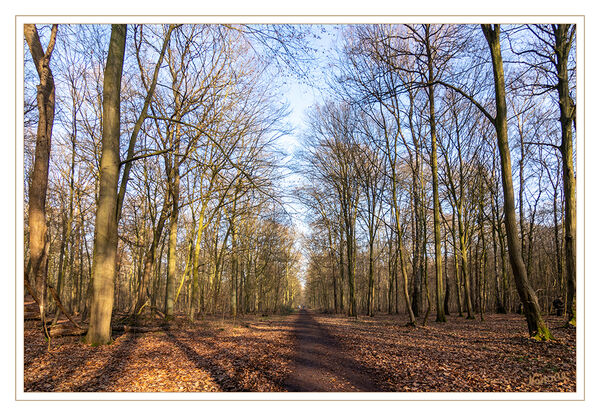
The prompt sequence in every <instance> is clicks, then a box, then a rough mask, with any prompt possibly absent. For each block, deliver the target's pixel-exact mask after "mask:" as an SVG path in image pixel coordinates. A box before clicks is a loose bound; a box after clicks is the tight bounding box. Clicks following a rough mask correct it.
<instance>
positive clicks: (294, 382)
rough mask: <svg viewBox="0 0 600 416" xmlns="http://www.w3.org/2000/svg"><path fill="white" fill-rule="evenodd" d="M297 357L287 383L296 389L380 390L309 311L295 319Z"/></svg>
mask: <svg viewBox="0 0 600 416" xmlns="http://www.w3.org/2000/svg"><path fill="white" fill-rule="evenodd" d="M294 336H295V356H294V362H293V365H292V372H291V374H290V376H289V377H288V378H287V379H286V382H285V384H284V386H285V388H286V390H287V391H292V392H344V391H352V392H356V391H377V387H376V386H375V384H373V382H372V381H371V380H370V379H369V377H368V375H367V374H365V373H364V372H362V371H361V368H360V364H359V363H357V362H356V361H354V360H352V359H350V358H348V357H347V356H346V354H343V353H342V350H341V349H340V346H339V344H338V343H337V342H336V340H335V338H334V337H333V336H332V335H331V334H329V332H327V330H326V329H325V328H323V326H321V325H319V323H318V322H317V321H315V319H314V318H313V317H312V314H311V313H310V312H308V311H306V310H301V311H300V313H299V315H298V317H297V318H296V320H295V322H294Z"/></svg>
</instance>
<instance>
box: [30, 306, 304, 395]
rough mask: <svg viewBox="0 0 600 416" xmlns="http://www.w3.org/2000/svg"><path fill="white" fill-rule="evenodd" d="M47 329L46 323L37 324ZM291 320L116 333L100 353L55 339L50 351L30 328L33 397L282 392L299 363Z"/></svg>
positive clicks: (208, 323) (200, 324)
mask: <svg viewBox="0 0 600 416" xmlns="http://www.w3.org/2000/svg"><path fill="white" fill-rule="evenodd" d="M36 324H38V325H39V321H38V322H36ZM290 324H291V322H290V321H289V320H286V319H282V318H279V317H274V318H273V319H270V320H266V319H259V318H254V319H243V320H239V319H238V320H236V322H235V324H234V323H232V321H231V320H225V321H222V320H221V319H217V318H206V320H204V321H200V322H197V323H196V324H194V325H191V324H190V325H186V324H183V325H181V324H180V325H177V324H174V325H172V328H171V329H169V330H165V331H159V332H150V333H143V334H136V333H125V334H123V335H120V336H117V335H113V337H114V338H115V341H114V342H113V343H112V344H111V345H105V346H99V347H92V346H89V345H86V344H84V343H82V342H81V339H80V338H78V337H61V338H54V339H52V342H51V347H50V351H49V352H48V344H47V342H45V341H44V339H43V338H42V336H41V334H40V332H39V329H38V328H37V327H36V326H35V325H34V323H33V322H26V324H25V377H24V381H25V383H24V384H25V391H62V392H65V391H116V392H162V391H170V392H177V391H184V392H191V391H212V392H216V391H259V392H260V391H280V390H281V387H280V386H281V385H282V380H283V379H284V378H285V377H286V372H285V371H286V369H287V368H289V365H288V362H287V361H289V359H290V357H291V349H292V345H293V343H292V342H290V338H291V335H290V334H291V326H290Z"/></svg>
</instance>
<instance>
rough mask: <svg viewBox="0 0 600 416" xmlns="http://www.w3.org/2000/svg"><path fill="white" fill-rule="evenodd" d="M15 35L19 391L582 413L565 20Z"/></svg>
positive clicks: (571, 97)
mask: <svg viewBox="0 0 600 416" xmlns="http://www.w3.org/2000/svg"><path fill="white" fill-rule="evenodd" d="M23 34H24V39H23V63H24V66H23V76H24V85H23V101H24V102H23V126H24V137H23V166H24V170H23V185H22V186H23V190H24V201H23V216H24V222H23V237H24V247H23V253H24V256H23V258H24V271H25V273H24V280H23V282H24V287H25V289H24V290H25V297H24V306H23V308H24V318H25V328H24V329H25V333H24V344H25V357H24V358H25V363H24V376H25V377H24V378H25V380H24V384H25V385H24V389H25V390H26V391H575V365H576V364H575V354H576V349H575V336H576V332H575V331H576V330H575V328H576V309H577V308H576V298H577V296H576V287H577V285H576V281H577V276H576V264H577V262H576V252H577V250H576V173H577V172H576V165H577V154H576V131H577V129H576V127H577V126H576V112H577V111H576V102H577V95H576V91H577V89H576V78H577V65H576V64H577V56H576V55H577V51H576V49H577V48H576V46H577V37H576V25H575V24H532V25H529V24H518V25H517V24H512V25H509V24H506V25H500V24H481V25H466V24H372V25H367V24H351V25H350V24H348V25H314V24H313V25H283V24H281V25H272V24H270V25H267V24H263V25H248V24H187V23H186V24H127V25H125V24H113V25H100V24H52V25H47V24H44V25H42V24H38V25H34V24H25V25H24V28H23ZM295 84H303V85H305V86H306V85H308V86H309V88H310V87H312V91H313V94H312V95H311V97H312V98H311V102H309V103H307V105H306V106H305V107H306V109H305V111H304V112H303V114H302V117H297V116H294V115H293V114H294V110H295V108H293V105H297V103H296V104H292V105H291V104H290V97H291V96H292V95H293V91H295V90H294V89H293V88H292V87H291V85H295ZM315 90H318V93H317V92H314V91H315ZM292 98H293V97H292ZM300 118H301V120H300V121H298V120H299V119H300ZM294 124H296V125H294ZM290 138H292V140H293V142H294V143H295V146H290V145H289V143H288V142H286V140H290ZM493 345H494V346H495V345H504V346H505V348H504V349H503V348H500V347H493ZM456 350H459V351H462V352H463V353H462V354H467V355H468V353H467V351H472V352H473V356H472V357H464V356H462V355H461V358H460V359H457V358H456V356H455V355H454V354H455V351H456ZM161 360H163V361H161ZM464 360H467V361H468V362H465V361H464ZM469 360H471V361H469ZM90 362H95V364H93V365H91V366H90V365H89V363H90ZM157 362H160V363H161V364H160V365H162V366H160V368H159V367H156V366H157V365H159V364H157ZM186 362H191V363H193V364H194V366H190V365H189V364H186ZM307 362H311V363H312V364H310V365H309V364H307ZM507 363H508V364H507ZM423 365H424V366H425V367H426V368H422V366H423ZM476 367H479V368H484V369H485V370H484V371H478V370H477V369H476ZM94 371H96V372H97V373H96V375H93V372H94ZM160 374H164V376H163V378H162V379H161V378H160V377H161V376H160ZM325 379H327V380H329V381H327V382H325V381H324V380H325ZM157 380H162V381H157ZM332 380H333V381H332ZM511 383H512V384H511Z"/></svg>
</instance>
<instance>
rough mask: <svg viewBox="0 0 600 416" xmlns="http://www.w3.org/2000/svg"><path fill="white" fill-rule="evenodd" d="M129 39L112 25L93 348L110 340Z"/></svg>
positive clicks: (91, 335)
mask: <svg viewBox="0 0 600 416" xmlns="http://www.w3.org/2000/svg"><path fill="white" fill-rule="evenodd" d="M126 35H127V25H112V31H111V37H110V46H109V48H108V57H107V60H106V67H105V69H104V91H103V100H102V102H103V109H102V156H101V158H100V189H99V196H98V205H97V209H96V232H95V240H94V265H93V277H92V284H93V288H92V301H91V309H90V325H89V329H88V332H87V335H86V342H87V343H89V344H92V345H102V344H108V343H109V342H110V336H111V332H110V323H111V317H112V307H113V301H114V299H113V294H114V283H113V281H114V278H115V271H116V270H115V269H116V257H117V243H118V239H117V218H116V209H117V185H118V181H119V163H120V160H119V138H120V126H121V123H120V115H121V97H120V93H121V76H122V73H123V59H124V57H125V40H126Z"/></svg>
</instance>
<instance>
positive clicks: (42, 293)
mask: <svg viewBox="0 0 600 416" xmlns="http://www.w3.org/2000/svg"><path fill="white" fill-rule="evenodd" d="M57 30H58V26H57V25H52V31H51V33H50V41H49V43H48V47H47V48H46V51H44V49H43V47H42V44H41V42H40V38H39V35H38V31H37V28H36V27H35V25H32V24H26V25H25V27H24V33H25V40H26V41H27V45H28V46H29V50H30V51H31V56H32V58H33V62H34V64H35V68H36V70H37V73H38V76H39V78H40V83H39V84H38V86H37V96H36V98H37V109H38V125H37V133H36V142H35V160H34V163H33V172H32V174H31V183H30V185H29V267H28V270H27V274H26V276H25V278H26V279H33V282H34V285H35V292H36V293H37V298H38V299H39V302H40V303H39V305H38V306H39V308H40V318H41V321H42V326H43V327H45V326H44V325H45V324H44V323H45V321H46V310H45V307H46V302H45V299H46V277H47V272H48V257H47V255H46V254H45V253H46V251H45V250H44V248H45V247H46V245H47V228H46V193H47V190H48V169H49V166H50V148H51V144H52V127H53V125H54V106H55V95H54V77H53V75H52V71H51V70H50V58H51V57H52V52H53V50H54V45H55V44H56V32H57Z"/></svg>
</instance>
